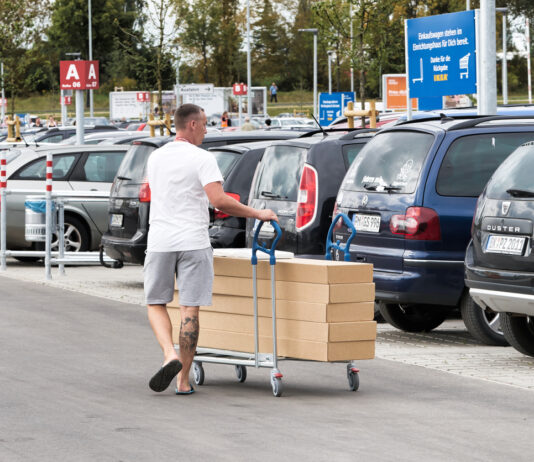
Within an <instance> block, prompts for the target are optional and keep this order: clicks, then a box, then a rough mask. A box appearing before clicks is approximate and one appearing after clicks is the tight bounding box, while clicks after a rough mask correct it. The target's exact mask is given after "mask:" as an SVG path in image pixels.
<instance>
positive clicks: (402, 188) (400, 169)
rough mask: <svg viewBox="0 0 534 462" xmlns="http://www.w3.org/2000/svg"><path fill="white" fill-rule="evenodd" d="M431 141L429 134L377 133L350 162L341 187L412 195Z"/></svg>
mask: <svg viewBox="0 0 534 462" xmlns="http://www.w3.org/2000/svg"><path fill="white" fill-rule="evenodd" d="M433 142H434V136H433V135H431V134H428V133H422V132H412V131H394V132H386V133H379V134H377V135H376V136H375V137H374V138H373V139H372V140H371V141H369V143H367V144H366V145H365V147H364V148H363V149H362V150H361V152H360V153H359V155H358V156H357V157H356V160H355V161H354V162H353V163H352V165H351V167H350V169H349V171H348V172H347V175H346V176H345V180H344V183H343V188H344V189H348V190H352V191H378V192H391V193H398V194H411V193H413V192H414V191H415V187H416V185H417V180H418V179H419V175H420V173H421V168H422V166H423V162H424V160H425V158H426V156H427V154H428V151H429V150H430V147H431V146H432V143H433Z"/></svg>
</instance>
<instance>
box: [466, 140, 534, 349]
mask: <svg viewBox="0 0 534 462" xmlns="http://www.w3.org/2000/svg"><path fill="white" fill-rule="evenodd" d="M533 172H534V142H529V143H525V144H523V145H522V146H521V147H519V148H517V149H516V150H515V151H514V152H513V153H512V154H511V155H510V157H508V158H507V159H506V160H505V161H504V162H503V163H502V164H501V166H500V167H499V168H498V169H497V170H496V171H495V173H494V174H493V176H492V178H491V179H490V181H489V182H488V184H487V186H486V188H485V190H484V192H483V193H482V195H481V196H480V198H479V199H478V203H477V208H476V212H475V216H474V219H473V232H472V235H473V237H472V241H471V242H470V243H469V246H468V248H467V252H466V256H465V283H466V285H467V286H468V287H469V288H470V294H471V297H472V298H473V299H474V300H475V301H476V303H478V304H479V305H480V306H482V307H483V308H485V309H486V310H490V311H491V312H495V313H500V319H501V326H502V330H503V332H504V336H505V337H506V340H508V342H509V343H510V345H512V346H513V347H514V348H515V349H516V350H518V351H520V352H521V353H523V354H526V355H529V356H534V253H533V252H532V250H533V246H534V233H533V229H534V182H533V181H532V173H533Z"/></svg>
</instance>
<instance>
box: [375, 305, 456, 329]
mask: <svg viewBox="0 0 534 462" xmlns="http://www.w3.org/2000/svg"><path fill="white" fill-rule="evenodd" d="M379 309H380V314H381V315H382V316H383V317H384V319H385V320H386V321H387V322H388V323H389V324H391V325H392V326H393V327H396V328H397V329H400V330H403V331H405V332H430V331H431V330H432V329H435V328H436V327H438V326H439V325H440V324H441V323H442V322H443V321H445V318H446V317H447V311H446V310H445V309H444V308H443V307H440V306H435V305H416V304H403V305H400V304H398V303H384V302H379Z"/></svg>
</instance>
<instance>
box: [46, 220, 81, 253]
mask: <svg viewBox="0 0 534 462" xmlns="http://www.w3.org/2000/svg"><path fill="white" fill-rule="evenodd" d="M58 244H59V242H58V238H57V236H56V235H54V238H53V241H52V250H57V248H58ZM88 249H89V231H88V230H87V226H86V224H85V223H84V222H83V221H82V220H81V219H80V218H78V217H76V216H74V215H66V216H65V251H67V252H85V251H87V250H88Z"/></svg>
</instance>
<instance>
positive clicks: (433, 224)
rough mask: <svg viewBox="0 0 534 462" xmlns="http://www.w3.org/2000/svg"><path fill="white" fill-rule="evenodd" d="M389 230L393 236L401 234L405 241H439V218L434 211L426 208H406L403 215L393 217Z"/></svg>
mask: <svg viewBox="0 0 534 462" xmlns="http://www.w3.org/2000/svg"><path fill="white" fill-rule="evenodd" d="M389 229H390V230H391V232H392V233H393V234H401V235H403V236H404V237H405V238H406V239H414V240H420V241H439V240H441V226H440V224H439V216H438V214H437V213H436V211H435V210H433V209H429V208H426V207H408V208H407V209H406V214H405V215H393V216H392V217H391V221H390V222H389Z"/></svg>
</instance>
